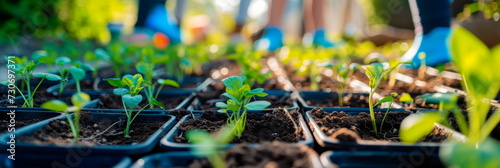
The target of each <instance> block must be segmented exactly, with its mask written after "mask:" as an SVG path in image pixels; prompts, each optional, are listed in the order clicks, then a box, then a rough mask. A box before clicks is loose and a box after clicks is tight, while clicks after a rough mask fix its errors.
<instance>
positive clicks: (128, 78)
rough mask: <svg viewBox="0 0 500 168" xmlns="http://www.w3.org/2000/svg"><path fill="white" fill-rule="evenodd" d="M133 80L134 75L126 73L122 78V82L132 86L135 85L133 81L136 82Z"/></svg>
mask: <svg viewBox="0 0 500 168" xmlns="http://www.w3.org/2000/svg"><path fill="white" fill-rule="evenodd" d="M133 80H134V77H133V76H132V75H125V76H123V78H122V83H124V84H125V85H127V86H129V87H131V86H133V83H134V82H133Z"/></svg>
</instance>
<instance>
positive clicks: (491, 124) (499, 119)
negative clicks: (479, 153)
mask: <svg viewBox="0 0 500 168" xmlns="http://www.w3.org/2000/svg"><path fill="white" fill-rule="evenodd" d="M498 123H500V109H498V110H496V111H495V112H493V114H492V115H491V116H490V118H489V119H488V120H487V121H486V122H485V123H484V124H483V128H482V129H481V133H480V135H481V137H480V140H481V141H482V140H484V139H486V137H488V135H490V133H491V131H493V129H495V127H496V125H498Z"/></svg>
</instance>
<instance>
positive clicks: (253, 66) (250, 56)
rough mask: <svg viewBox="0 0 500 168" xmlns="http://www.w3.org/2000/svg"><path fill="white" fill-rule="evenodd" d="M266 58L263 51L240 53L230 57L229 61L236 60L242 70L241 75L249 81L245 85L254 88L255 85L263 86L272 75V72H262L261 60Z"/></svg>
mask: <svg viewBox="0 0 500 168" xmlns="http://www.w3.org/2000/svg"><path fill="white" fill-rule="evenodd" d="M263 56H264V53H263V52H262V51H250V50H244V51H239V52H237V53H235V54H232V55H230V56H229V59H231V60H235V61H236V63H238V67H240V69H241V75H243V76H244V77H245V78H246V79H247V80H246V82H245V84H248V85H250V86H253V85H254V84H263V83H264V82H265V81H266V79H267V78H268V77H269V76H270V75H271V73H270V71H267V72H264V73H262V72H260V71H261V70H262V69H263V67H262V64H260V62H259V61H260V60H261V58H262V57H263Z"/></svg>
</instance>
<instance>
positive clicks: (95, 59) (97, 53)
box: [83, 48, 111, 79]
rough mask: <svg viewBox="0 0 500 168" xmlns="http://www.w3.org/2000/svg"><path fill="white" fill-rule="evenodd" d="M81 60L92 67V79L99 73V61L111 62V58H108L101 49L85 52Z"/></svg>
mask: <svg viewBox="0 0 500 168" xmlns="http://www.w3.org/2000/svg"><path fill="white" fill-rule="evenodd" d="M83 59H84V60H85V62H87V63H90V64H92V67H94V69H95V71H93V72H92V78H94V79H95V78H96V77H97V73H98V72H99V71H98V68H99V61H100V60H103V61H106V62H109V61H111V57H110V56H109V54H108V53H107V52H106V51H104V50H103V49H102V48H96V49H95V50H94V52H92V51H87V52H86V53H85V55H84V56H83Z"/></svg>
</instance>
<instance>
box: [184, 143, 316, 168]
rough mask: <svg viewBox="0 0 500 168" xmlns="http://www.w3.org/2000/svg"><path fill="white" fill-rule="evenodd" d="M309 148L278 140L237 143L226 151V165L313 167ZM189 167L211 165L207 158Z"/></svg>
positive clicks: (195, 167) (196, 167) (197, 167)
mask: <svg viewBox="0 0 500 168" xmlns="http://www.w3.org/2000/svg"><path fill="white" fill-rule="evenodd" d="M311 152H312V151H310V149H309V148H307V147H305V146H295V145H290V144H283V143H279V142H273V143H270V142H265V143H262V144H261V145H259V146H257V147H250V146H249V145H248V144H239V145H236V146H235V147H234V148H231V149H230V150H228V151H227V153H226V155H225V157H224V160H225V161H226V164H227V165H226V166H227V167H313V165H312V163H311V161H310V159H309V156H310V153H311ZM188 167H189V168H199V167H212V165H211V164H210V162H209V161H208V160H207V159H198V160H195V161H194V162H193V163H191V164H190V165H189V166H188Z"/></svg>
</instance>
